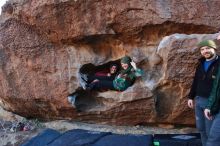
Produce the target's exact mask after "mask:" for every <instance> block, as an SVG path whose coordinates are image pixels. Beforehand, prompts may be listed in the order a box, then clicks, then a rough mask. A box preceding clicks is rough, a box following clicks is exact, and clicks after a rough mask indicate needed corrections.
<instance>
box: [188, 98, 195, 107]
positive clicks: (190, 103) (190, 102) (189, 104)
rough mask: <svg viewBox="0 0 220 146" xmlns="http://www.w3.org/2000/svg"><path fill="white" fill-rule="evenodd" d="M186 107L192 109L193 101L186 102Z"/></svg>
mask: <svg viewBox="0 0 220 146" xmlns="http://www.w3.org/2000/svg"><path fill="white" fill-rule="evenodd" d="M188 107H189V108H193V107H194V103H193V100H192V99H189V100H188Z"/></svg>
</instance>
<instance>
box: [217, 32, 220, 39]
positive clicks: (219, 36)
mask: <svg viewBox="0 0 220 146" xmlns="http://www.w3.org/2000/svg"><path fill="white" fill-rule="evenodd" d="M217 40H220V31H219V34H218V36H217Z"/></svg>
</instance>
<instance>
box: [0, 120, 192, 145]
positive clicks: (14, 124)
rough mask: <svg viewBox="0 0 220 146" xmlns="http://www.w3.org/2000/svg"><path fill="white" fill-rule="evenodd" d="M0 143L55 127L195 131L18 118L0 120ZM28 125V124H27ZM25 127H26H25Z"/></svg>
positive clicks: (135, 131) (127, 131) (124, 131)
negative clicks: (15, 119)
mask: <svg viewBox="0 0 220 146" xmlns="http://www.w3.org/2000/svg"><path fill="white" fill-rule="evenodd" d="M0 122H1V127H0V137H1V138H0V145H1V146H19V145H21V144H22V143H23V142H25V141H26V140H28V139H30V138H32V137H34V136H36V135H37V134H39V133H40V132H41V131H43V130H44V129H46V128H52V129H56V130H58V131H60V132H65V131H67V130H71V129H85V130H92V131H101V132H112V133H118V134H158V133H160V134H162V133H164V134H166V133H174V134H176V133H190V132H196V130H195V129H194V128H190V127H179V128H176V127H173V126H172V125H159V126H160V127H159V126H157V127H156V126H141V125H137V126H109V125H98V124H88V123H81V122H72V121H66V120H58V121H51V122H39V121H38V120H36V119H35V120H26V119H22V120H21V119H20V121H18V120H17V121H4V120H0ZM27 125H28V126H27ZM25 127H26V128H25Z"/></svg>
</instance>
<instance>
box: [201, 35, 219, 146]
mask: <svg viewBox="0 0 220 146" xmlns="http://www.w3.org/2000/svg"><path fill="white" fill-rule="evenodd" d="M217 40H218V41H220V34H219V35H218V37H217ZM219 68H220V67H219ZM219 91H220V69H219V71H218V74H217V76H216V79H215V80H214V84H213V88H212V92H211V94H210V96H209V99H208V105H207V107H206V109H205V111H204V114H205V117H206V118H207V119H208V120H213V124H212V127H211V129H210V133H209V137H208V140H207V144H206V146H219V145H220V93H219Z"/></svg>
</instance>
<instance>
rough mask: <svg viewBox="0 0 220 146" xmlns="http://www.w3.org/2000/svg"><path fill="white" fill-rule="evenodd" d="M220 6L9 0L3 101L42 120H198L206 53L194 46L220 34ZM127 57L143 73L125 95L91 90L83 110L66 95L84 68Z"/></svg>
mask: <svg viewBox="0 0 220 146" xmlns="http://www.w3.org/2000/svg"><path fill="white" fill-rule="evenodd" d="M219 7H220V2H218V1H209V2H208V1H207V2H206V1H202V0H197V1H188V0H182V1H175V0H144V1H140V0H132V1H126V2H125V1H124V0H118V1H113V0H106V1H102V0H80V1H79V0H74V1H73V0H9V1H8V2H7V3H6V4H5V6H4V7H3V11H2V15H1V18H0V23H1V25H0V104H1V106H2V107H3V108H4V109H6V110H8V111H12V112H14V113H17V114H19V115H22V116H25V117H35V118H43V119H73V120H79V121H86V122H92V123H105V124H116V125H135V124H143V123H170V124H194V118H193V112H192V110H189V109H188V108H187V106H186V101H187V94H188V92H189V87H190V85H191V82H192V77H193V75H194V71H195V66H196V62H197V59H198V58H199V57H200V56H199V52H198V51H197V50H196V48H195V47H196V44H197V43H198V42H199V41H201V40H204V39H213V38H215V37H216V34H212V33H215V32H217V30H218V27H219V26H220V20H219V19H220V18H219V15H220V12H219V10H218V8H219ZM205 34H206V35H205ZM207 34H210V35H207ZM124 55H130V56H131V57H133V58H134V60H135V61H136V62H137V63H138V66H139V67H140V68H142V69H143V70H144V71H145V74H144V75H143V77H142V78H140V79H138V80H137V81H136V82H135V84H134V85H133V86H132V87H130V88H129V89H127V90H126V91H124V92H117V91H106V92H96V93H94V94H88V95H87V96H85V97H83V98H82V99H80V100H81V102H82V104H84V108H83V109H82V112H80V113H79V112H77V111H76V109H75V108H73V107H72V106H71V105H70V104H69V103H68V101H67V98H66V97H67V95H68V94H70V93H72V92H74V91H75V90H76V89H77V88H78V87H79V81H78V72H79V69H80V68H81V67H82V66H83V65H84V64H88V63H92V64H94V65H95V66H99V65H103V64H105V63H108V62H109V61H116V60H118V59H120V58H121V57H123V56H124Z"/></svg>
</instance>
